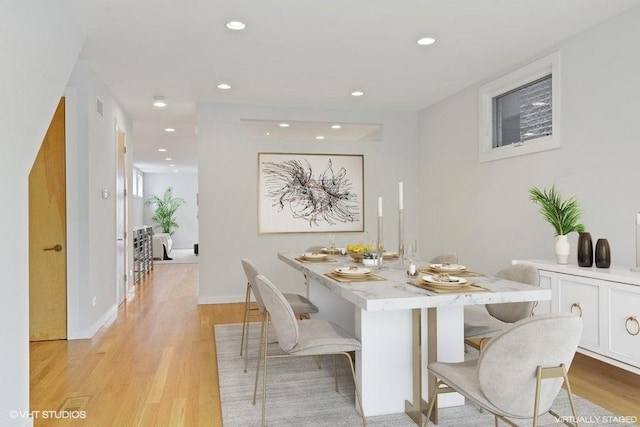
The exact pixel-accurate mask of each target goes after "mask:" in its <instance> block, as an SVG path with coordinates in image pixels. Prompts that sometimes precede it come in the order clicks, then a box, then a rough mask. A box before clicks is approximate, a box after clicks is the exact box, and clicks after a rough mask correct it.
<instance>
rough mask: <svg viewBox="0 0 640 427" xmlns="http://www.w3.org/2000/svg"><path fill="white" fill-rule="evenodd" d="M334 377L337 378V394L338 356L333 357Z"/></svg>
mask: <svg viewBox="0 0 640 427" xmlns="http://www.w3.org/2000/svg"><path fill="white" fill-rule="evenodd" d="M333 375H334V377H335V378H336V393H337V392H338V365H337V364H336V355H335V354H334V355H333Z"/></svg>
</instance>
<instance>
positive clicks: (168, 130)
mask: <svg viewBox="0 0 640 427" xmlns="http://www.w3.org/2000/svg"><path fill="white" fill-rule="evenodd" d="M164 131H165V132H175V131H176V130H175V129H174V128H165V129H164Z"/></svg>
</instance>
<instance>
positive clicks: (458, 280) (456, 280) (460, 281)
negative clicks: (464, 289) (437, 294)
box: [422, 275, 467, 288]
mask: <svg viewBox="0 0 640 427" xmlns="http://www.w3.org/2000/svg"><path fill="white" fill-rule="evenodd" d="M422 280H423V281H424V282H425V283H428V284H430V285H436V286H440V287H443V288H444V287H446V288H457V287H459V286H464V285H465V284H466V283H467V279H464V278H462V277H455V276H449V281H448V282H443V281H440V280H436V278H435V277H433V276H430V275H427V276H422Z"/></svg>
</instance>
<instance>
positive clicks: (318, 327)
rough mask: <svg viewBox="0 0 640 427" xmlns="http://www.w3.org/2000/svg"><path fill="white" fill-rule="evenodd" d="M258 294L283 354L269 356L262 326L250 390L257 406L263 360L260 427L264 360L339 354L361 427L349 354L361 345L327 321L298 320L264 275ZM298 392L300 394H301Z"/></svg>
mask: <svg viewBox="0 0 640 427" xmlns="http://www.w3.org/2000/svg"><path fill="white" fill-rule="evenodd" d="M256 285H257V291H258V293H259V294H260V298H261V299H262V301H263V302H264V305H265V309H266V312H265V313H266V316H265V317H266V319H267V322H268V321H269V320H270V321H271V324H272V325H273V328H274V330H275V333H276V336H277V339H278V345H279V347H280V349H281V350H282V351H283V352H284V354H269V328H268V327H267V326H265V325H267V324H268V323H266V322H265V323H263V329H264V330H265V331H264V334H261V336H263V339H262V343H261V345H260V352H259V353H260V358H259V359H258V365H257V367H256V381H255V385H254V389H253V404H254V405H255V403H256V394H257V389H258V377H259V372H260V362H261V361H262V366H263V374H262V424H261V425H262V426H264V425H265V421H266V417H265V414H266V409H265V408H266V402H267V360H268V359H272V358H280V357H292V356H322V355H333V356H334V357H335V356H337V355H342V356H344V357H345V359H346V360H347V361H348V362H349V366H350V368H351V376H352V377H353V383H354V386H355V395H356V400H357V402H358V405H359V407H360V414H361V415H362V425H363V426H366V425H367V420H366V418H365V417H364V411H363V408H362V400H361V397H360V392H359V390H358V384H357V381H356V374H355V370H354V367H353V362H352V360H351V356H350V354H349V352H352V351H356V350H360V348H361V345H360V342H359V341H358V340H357V339H355V338H354V337H352V336H351V335H350V334H349V333H348V332H347V331H345V330H344V329H342V328H341V327H340V326H338V325H337V324H335V323H333V322H330V321H328V320H320V319H309V320H304V321H298V320H297V319H296V317H295V314H294V312H293V309H292V307H291V305H290V304H289V302H288V301H287V299H286V298H285V297H284V295H283V294H282V293H281V292H280V291H279V290H278V288H277V287H276V286H275V285H274V284H273V283H271V282H270V281H269V279H267V278H266V277H265V276H262V275H259V276H258V277H257V278H256ZM334 371H335V372H334V373H335V376H336V380H335V381H336V382H335V385H336V391H338V377H337V370H336V368H335V360H334ZM300 392H301V391H300Z"/></svg>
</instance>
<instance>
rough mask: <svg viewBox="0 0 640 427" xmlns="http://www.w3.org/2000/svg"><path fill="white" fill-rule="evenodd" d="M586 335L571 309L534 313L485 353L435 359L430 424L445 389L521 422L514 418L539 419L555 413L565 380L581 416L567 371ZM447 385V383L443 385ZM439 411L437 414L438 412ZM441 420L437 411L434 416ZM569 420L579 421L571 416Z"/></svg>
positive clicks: (501, 416) (535, 421)
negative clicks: (462, 359) (451, 359)
mask: <svg viewBox="0 0 640 427" xmlns="http://www.w3.org/2000/svg"><path fill="white" fill-rule="evenodd" d="M581 335H582V319H581V318H580V317H578V316H575V315H573V314H571V313H552V314H546V315H540V316H534V317H529V318H527V319H523V320H520V321H518V322H516V323H514V324H512V325H511V326H510V327H509V328H508V329H505V330H503V331H502V332H501V333H500V334H498V335H496V336H495V337H493V338H492V339H491V340H490V341H489V343H488V344H487V345H486V347H485V348H484V350H483V351H482V353H480V357H479V358H478V359H475V360H470V361H465V362H462V363H441V362H435V363H431V364H429V366H428V371H429V372H430V373H431V374H432V375H434V376H435V377H436V379H437V380H436V386H435V390H434V392H433V393H432V395H431V396H429V406H428V409H427V419H426V420H425V422H424V426H425V427H426V426H427V425H428V423H429V419H430V418H431V414H432V412H433V410H434V408H435V404H436V402H437V398H438V395H439V394H442V393H448V392H458V393H460V394H462V395H463V396H464V397H465V398H466V399H468V401H470V402H471V403H472V404H475V405H477V406H480V407H481V408H483V409H485V410H486V411H488V412H490V413H492V414H493V415H494V417H495V425H496V426H497V425H498V419H501V420H503V421H505V422H507V423H508V424H510V425H512V426H515V425H516V424H514V423H513V422H512V421H511V420H510V419H513V418H515V419H533V426H534V427H537V425H538V417H539V416H540V415H543V414H545V413H547V412H550V413H551V414H552V415H554V416H555V417H556V419H562V420H567V419H568V418H569V417H566V416H565V417H562V418H560V417H559V416H558V415H557V414H556V413H554V412H552V411H551V406H552V404H553V402H554V400H555V399H556V397H557V396H558V393H559V392H560V389H561V387H562V384H563V383H564V384H565V387H566V390H567V394H568V396H569V403H570V405H571V411H572V414H573V420H577V419H578V415H577V412H576V407H575V404H574V401H573V394H572V392H571V386H570V384H569V378H568V377H567V372H568V371H569V367H570V366H571V361H572V360H573V357H574V355H575V352H576V350H577V348H578V342H579V341H580V336H581ZM441 386H444V387H441ZM434 415H435V414H434ZM434 418H436V421H437V416H434ZM565 424H567V425H573V424H570V423H569V422H567V421H565Z"/></svg>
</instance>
